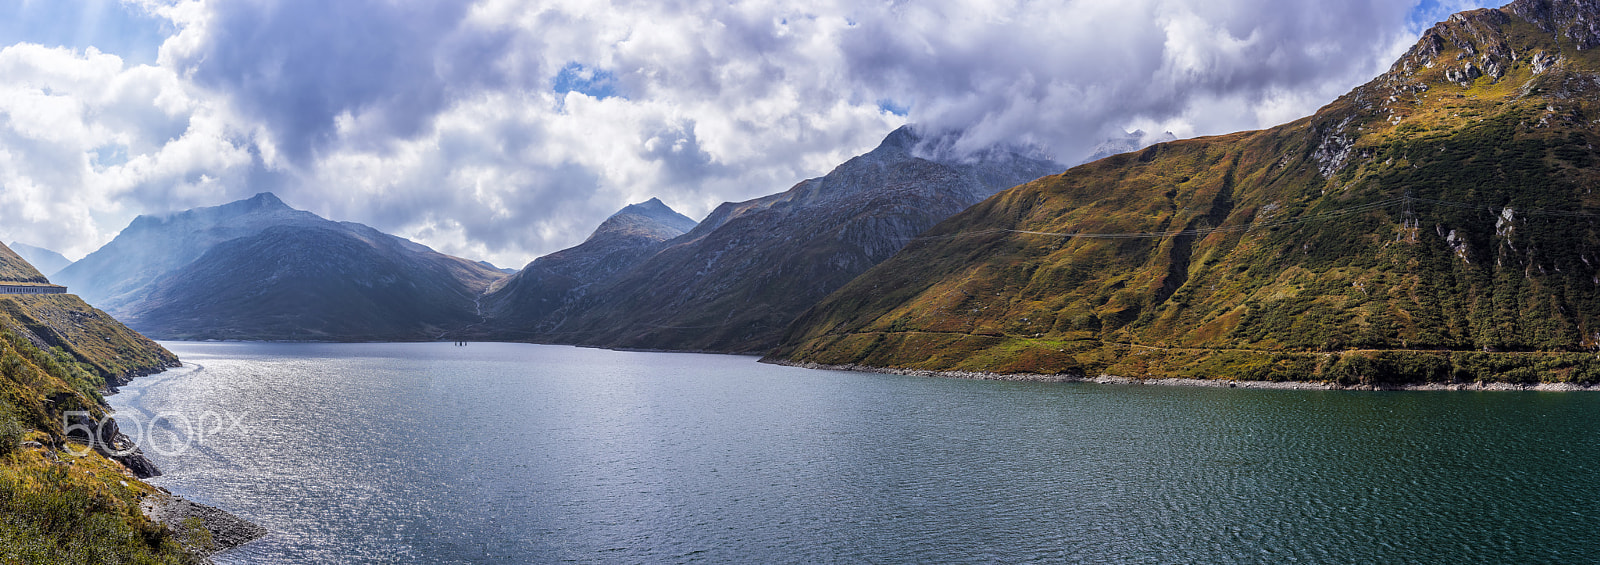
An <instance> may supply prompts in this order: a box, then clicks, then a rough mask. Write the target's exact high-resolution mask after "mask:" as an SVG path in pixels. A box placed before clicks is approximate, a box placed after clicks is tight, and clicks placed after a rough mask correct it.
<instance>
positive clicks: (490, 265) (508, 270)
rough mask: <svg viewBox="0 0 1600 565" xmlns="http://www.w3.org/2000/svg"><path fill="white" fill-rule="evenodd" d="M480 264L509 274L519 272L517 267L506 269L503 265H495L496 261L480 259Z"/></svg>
mask: <svg viewBox="0 0 1600 565" xmlns="http://www.w3.org/2000/svg"><path fill="white" fill-rule="evenodd" d="M478 264H479V265H482V266H483V267H484V268H486V269H489V270H491V271H500V272H502V273H505V274H508V275H511V274H516V272H517V270H516V269H505V268H501V267H496V266H495V265H494V263H490V262H488V261H478Z"/></svg>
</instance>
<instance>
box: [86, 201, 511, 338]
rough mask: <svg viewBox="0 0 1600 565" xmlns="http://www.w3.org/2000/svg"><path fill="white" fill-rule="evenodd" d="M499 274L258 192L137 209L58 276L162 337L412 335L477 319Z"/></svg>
mask: <svg viewBox="0 0 1600 565" xmlns="http://www.w3.org/2000/svg"><path fill="white" fill-rule="evenodd" d="M502 276H504V275H503V274H502V273H500V272H498V271H495V270H491V269H489V268H487V267H484V266H482V265H479V264H478V263H475V262H472V261H468V260H465V259H460V258H457V257H451V256H448V255H444V254H441V253H438V252H435V251H433V250H432V249H429V248H427V247H426V246H423V245H419V244H416V243H413V242H411V241H408V240H405V239H402V238H399V237H395V236H392V235H388V234H384V233H382V232H379V231H377V230H375V229H372V228H370V227H367V226H364V225H361V224H355V223H348V222H333V221H329V220H326V219H323V218H321V217H318V216H317V215H315V214H311V213H309V212H304V211H300V210H295V209H293V208H290V207H288V206H287V205H285V204H284V203H283V202H282V201H280V200H278V199H277V197H275V196H273V195H271V194H266V193H263V194H258V195H256V196H255V197H253V198H250V199H248V200H242V201H238V202H233V203H229V204H225V205H222V206H216V207H211V208H197V209H193V210H188V211H185V212H180V213H176V214H170V215H166V216H158V217H152V216H140V217H139V218H137V219H135V220H134V221H133V223H132V224H130V225H129V226H128V228H127V229H125V230H123V232H122V233H121V234H120V235H118V236H117V238H116V239H114V240H112V242H111V243H109V244H107V245H106V246H105V247H103V248H101V249H100V250H98V251H96V252H94V253H92V254H90V255H89V256H88V257H85V258H84V259H83V260H82V261H79V262H77V263H74V264H73V265H72V266H71V267H70V268H68V269H65V270H63V271H62V273H61V277H60V279H61V282H63V283H65V284H68V285H69V286H70V287H73V291H74V292H78V293H81V294H82V295H85V296H91V297H94V298H93V300H98V301H99V304H98V305H100V306H101V307H102V308H105V309H106V310H108V311H110V312H112V313H113V314H115V315H117V316H118V317H119V318H122V319H123V320H124V321H125V322H126V323H127V324H128V325H129V326H131V327H133V328H134V329H137V330H139V331H142V332H144V333H146V334H148V335H151V336H153V337H156V338H158V339H315V340H417V339H436V338H438V337H439V336H440V335H441V334H445V333H448V332H452V331H459V330H460V329H461V328H463V327H466V326H469V325H472V324H474V323H477V322H479V321H481V318H480V317H479V316H478V314H477V306H476V299H477V297H478V296H479V295H480V294H481V293H482V292H483V291H484V290H485V289H487V287H488V286H489V283H491V282H493V281H494V280H495V279H498V278H500V277H502Z"/></svg>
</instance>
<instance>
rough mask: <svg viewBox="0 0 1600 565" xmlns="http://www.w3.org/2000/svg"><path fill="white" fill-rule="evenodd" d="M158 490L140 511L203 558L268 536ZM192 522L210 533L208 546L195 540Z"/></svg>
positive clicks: (264, 531) (224, 513) (235, 519)
mask: <svg viewBox="0 0 1600 565" xmlns="http://www.w3.org/2000/svg"><path fill="white" fill-rule="evenodd" d="M156 488H158V489H160V492H159V493H156V494H152V495H150V496H147V497H145V499H144V500H142V501H140V502H139V510H140V511H141V512H143V513H144V515H145V517H146V518H149V519H150V520H151V521H153V522H155V523H157V524H161V525H162V526H166V528H167V529H168V530H170V531H172V533H173V535H175V536H176V537H177V539H178V540H179V543H181V544H183V546H184V549H187V550H189V551H190V552H193V553H194V554H195V555H198V556H200V557H202V558H204V557H210V556H212V555H215V554H217V553H219V552H223V551H227V550H230V549H233V548H235V547H239V546H241V545H244V544H246V543H250V542H252V541H255V540H258V539H261V538H262V537H264V536H266V535H267V529H266V528H263V527H261V526H259V525H256V524H254V523H251V522H248V521H246V520H244V519H242V518H240V517H238V516H234V515H233V514H230V513H228V512H227V511H225V510H221V509H219V508H214V507H211V506H206V505H204V504H196V503H194V502H190V501H189V500H187V499H184V498H183V497H181V496H177V495H175V494H172V493H171V492H168V491H167V489H164V488H160V487H156ZM193 520H199V524H198V525H200V526H201V527H203V528H205V529H206V530H207V531H209V532H210V536H208V537H209V543H202V542H199V541H198V540H197V538H196V537H194V536H193V532H192V531H191V530H190V528H191V527H192V526H193V525H195V523H194V522H193Z"/></svg>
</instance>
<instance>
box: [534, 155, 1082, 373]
mask: <svg viewBox="0 0 1600 565" xmlns="http://www.w3.org/2000/svg"><path fill="white" fill-rule="evenodd" d="M957 137H958V136H957V135H956V134H945V135H925V134H923V133H920V132H918V131H917V130H916V129H915V128H912V127H910V126H907V127H903V128H900V129H899V130H896V131H894V132H893V133H891V134H889V136H888V137H887V138H885V139H884V141H883V142H882V144H880V145H879V146H878V147H877V148H876V149H874V150H872V151H871V152H868V153H866V154H864V155H861V156H859V157H856V158H853V159H851V160H849V161H847V162H845V163H844V164H842V165H840V166H839V167H837V168H835V169H834V170H833V171H832V172H830V173H828V174H827V175H825V176H823V177H820V178H814V179H810V180H806V181H803V182H800V183H799V184H797V185H795V186H794V187H793V188H790V189H789V190H787V191H785V192H781V193H778V194H774V195H771V196H766V197H763V198H757V199H754V200H749V201H745V202H737V203H725V204H723V205H721V206H719V207H717V209H716V210H714V211H713V212H712V213H711V214H710V215H709V216H707V217H706V219H705V220H703V221H701V222H700V224H699V225H697V226H695V227H694V229H692V230H690V231H689V232H688V233H686V234H684V235H681V236H678V237H677V238H675V239H672V240H671V241H670V242H668V244H667V245H666V247H665V248H663V249H661V250H660V251H659V252H657V253H655V254H653V255H651V256H649V257H648V258H646V259H644V260H643V261H642V262H640V263H639V264H637V265H636V266H634V267H632V268H630V269H627V270H626V271H622V272H619V274H618V275H617V276H616V279H615V280H614V281H611V282H609V283H607V284H606V285H604V286H603V287H600V288H593V289H590V290H588V291H587V292H586V293H585V294H584V295H583V296H582V297H581V298H580V299H578V300H576V301H574V303H573V304H571V305H570V306H568V307H566V308H564V309H562V311H561V312H560V313H559V315H558V316H552V317H550V318H547V320H546V322H545V323H542V324H541V325H540V326H539V330H540V331H539V333H537V334H535V335H512V336H510V337H513V338H517V339H528V340H532V341H552V342H558V343H576V344H581V345H593V346H601V347H617V348H644V349H671V350H703V351H723V352H755V351H764V350H766V349H768V348H770V347H772V346H773V345H775V344H776V343H777V340H778V338H779V336H780V335H781V332H782V331H783V329H784V328H785V327H786V326H787V325H788V324H789V322H790V321H791V320H793V319H794V317H795V316H796V315H798V314H799V313H800V312H803V311H805V309H806V308H809V307H811V305H812V304H814V303H815V302H816V301H817V300H819V299H821V298H822V297H824V296H827V294H828V293H829V292H832V291H833V290H834V289H837V288H838V287H840V286H842V285H844V284H845V283H846V282H849V281H850V279H852V278H854V277H855V276H856V275H858V274H860V273H861V272H863V271H865V270H867V269H868V268H870V267H871V266H873V265H875V264H877V263H878V262H879V261H882V260H884V259H886V258H888V257H889V256H890V255H892V254H894V252H895V251H896V250H898V249H900V247H901V246H903V245H905V243H906V242H907V241H909V240H910V239H911V238H912V237H913V236H915V235H917V234H918V233H921V232H922V231H923V230H925V229H927V228H928V227H931V226H932V225H933V224H934V223H936V222H938V221H939V220H941V219H944V218H946V217H948V216H950V215H951V214H954V213H956V212H958V211H960V210H962V209H964V208H966V207H967V206H970V205H971V204H973V203H975V202H978V201H980V200H982V199H984V198H986V197H988V196H989V195H991V194H994V193H995V192H997V191H999V190H1001V189H1003V188H1006V187H1010V186H1012V185H1015V184H1018V183H1021V182H1025V181H1028V180H1031V179H1034V178H1037V177H1039V176H1042V175H1046V174H1050V173H1055V172H1060V171H1061V170H1063V169H1064V167H1062V166H1060V165H1057V164H1055V163H1054V162H1051V161H1049V160H1048V159H1044V158H1040V157H1038V156H1035V155H1033V154H1031V153H1029V152H1027V151H1025V150H1023V149H1018V148H1002V147H995V148H990V149H987V150H984V151H979V152H976V153H970V154H966V153H958V152H956V151H954V150H953V149H952V147H953V145H954V142H955V140H956V139H957Z"/></svg>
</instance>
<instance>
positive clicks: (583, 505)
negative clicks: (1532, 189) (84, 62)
mask: <svg viewBox="0 0 1600 565" xmlns="http://www.w3.org/2000/svg"><path fill="white" fill-rule="evenodd" d="M164 345H166V346H167V347H168V348H169V349H171V350H172V351H173V352H175V353H177V354H178V355H179V356H180V357H181V358H182V359H183V360H184V361H185V362H186V363H187V364H188V366H187V367H186V368H185V369H180V370H175V371H170V372H168V373H164V374H161V375H156V376H152V377H146V378H141V379H138V380H136V381H135V382H134V384H132V385H130V386H127V387H124V388H123V392H122V393H121V394H117V395H115V396H112V397H110V401H111V404H112V405H113V407H114V408H116V409H117V411H118V420H119V421H120V422H122V428H123V429H124V430H125V431H128V432H130V435H142V436H143V438H142V441H141V444H143V445H144V446H145V451H146V452H147V454H148V455H149V456H150V457H151V459H152V460H154V461H155V463H156V464H157V465H158V466H160V467H161V469H162V470H163V471H165V472H166V475H165V476H162V477H159V478H156V479H153V480H151V482H152V483H154V484H157V485H160V486H163V487H165V488H167V489H169V490H171V491H173V492H174V493H176V494H179V495H182V496H184V497H187V498H190V499H191V500H195V501H197V502H202V503H206V504H211V505H215V506H218V507H221V508H223V509H226V510H229V511H231V512H234V513H236V514H238V515H240V516H242V517H245V518H247V519H250V520H252V521H254V522H256V523H259V524H261V525H263V526H266V527H267V528H269V529H271V530H272V534H271V535H269V536H268V537H267V538H265V539H263V540H260V541H257V542H254V543H252V544H250V545H247V546H244V547H242V548H239V549H236V550H234V551H232V552H228V553H225V554H222V555H219V556H217V558H216V561H217V562H219V563H554V562H580V563H828V562H852V563H853V562H876V563H931V562H941V563H950V562H958V563H975V562H985V563H992V562H998V563H1019V562H1063V561H1065V562H1082V563H1294V562H1301V563H1487V562H1499V563H1533V562H1575V561H1595V560H1597V559H1600V538H1597V537H1596V536H1595V535H1594V532H1595V529H1596V526H1597V525H1600V520H1597V518H1600V485H1597V481H1596V480H1595V479H1596V478H1597V477H1600V446H1597V439H1600V394H1593V393H1556V392H1349V391H1290V390H1244V389H1216V388H1180V387H1156V386H1149V387H1146V386H1119V385H1097V384H1089V383H1019V382H995V381H967V380H955V379H938V378H922V377H909V376H900V375H878V374H863V373H846V372H835V371H813V370H805V369H797V368H790V367H778V366H771V365H763V364H760V363H757V362H756V360H755V359H754V358H752V357H738V356H718V355H695V354H673V353H638V352H617V351H605V350H594V349H580V348H572V347H559V346H540V345H526V344H489V343H473V344H471V345H468V346H466V347H456V346H453V345H451V344H448V343H444V344H433V343H429V344H271V343H165V344H164Z"/></svg>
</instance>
